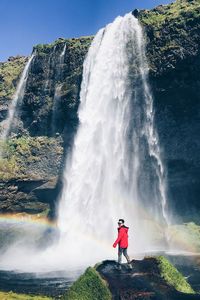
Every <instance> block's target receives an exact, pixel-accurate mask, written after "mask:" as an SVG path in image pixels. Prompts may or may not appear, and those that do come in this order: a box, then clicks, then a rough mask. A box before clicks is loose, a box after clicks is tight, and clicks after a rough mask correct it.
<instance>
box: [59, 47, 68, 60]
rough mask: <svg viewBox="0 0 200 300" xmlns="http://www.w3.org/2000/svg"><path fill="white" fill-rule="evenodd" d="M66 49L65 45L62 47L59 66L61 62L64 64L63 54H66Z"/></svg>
mask: <svg viewBox="0 0 200 300" xmlns="http://www.w3.org/2000/svg"><path fill="white" fill-rule="evenodd" d="M66 47H67V44H65V45H64V47H63V51H62V52H61V54H60V63H61V64H63V62H64V58H65V52H66Z"/></svg>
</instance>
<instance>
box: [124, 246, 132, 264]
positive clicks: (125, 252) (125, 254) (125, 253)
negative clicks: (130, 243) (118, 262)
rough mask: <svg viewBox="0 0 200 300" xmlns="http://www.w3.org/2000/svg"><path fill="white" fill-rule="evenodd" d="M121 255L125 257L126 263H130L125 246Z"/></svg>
mask: <svg viewBox="0 0 200 300" xmlns="http://www.w3.org/2000/svg"><path fill="white" fill-rule="evenodd" d="M123 255H124V256H125V257H126V260H127V262H128V264H130V263H131V260H130V257H129V256H128V253H127V248H124V249H123Z"/></svg>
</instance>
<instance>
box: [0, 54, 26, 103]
mask: <svg viewBox="0 0 200 300" xmlns="http://www.w3.org/2000/svg"><path fill="white" fill-rule="evenodd" d="M26 61H27V57H23V56H16V57H10V58H9V59H8V61H7V62H4V63H0V100H2V99H4V98H6V99H11V98H12V96H13V94H14V92H15V89H16V86H17V82H18V80H19V77H20V75H21V73H22V71H23V69H24V66H25V64H26Z"/></svg>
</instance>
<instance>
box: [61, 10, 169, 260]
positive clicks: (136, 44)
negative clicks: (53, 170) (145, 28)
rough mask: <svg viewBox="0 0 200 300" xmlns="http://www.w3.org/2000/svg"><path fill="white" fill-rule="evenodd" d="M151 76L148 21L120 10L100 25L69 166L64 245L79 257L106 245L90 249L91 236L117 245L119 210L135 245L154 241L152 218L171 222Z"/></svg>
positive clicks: (134, 247)
mask: <svg viewBox="0 0 200 300" xmlns="http://www.w3.org/2000/svg"><path fill="white" fill-rule="evenodd" d="M147 78H148V65H147V62H146V56H145V43H144V38H143V32H142V28H141V26H140V25H139V22H138V20H137V19H136V18H134V17H133V16H132V15H131V14H128V15H126V16H125V17H123V18H122V17H118V18H117V19H116V20H115V21H114V22H113V23H112V24H109V25H108V26H107V27H106V28H105V29H103V30H100V31H99V32H98V34H97V35H96V37H95V39H94V41H93V43H92V45H91V47H90V49H89V52H88V55H87V58H86V60H85V62H84V71H83V82H82V87H81V95H80V101H81V105H80V108H79V119H80V125H79V129H78V132H77V136H76V138H75V143H74V148H73V151H72V155H71V157H69V158H68V160H67V163H66V169H65V173H64V180H65V181H64V189H63V193H62V197H61V201H60V206H59V218H58V225H59V228H60V231H61V244H62V245H63V247H66V248H67V245H68V244H70V245H71V247H70V248H72V249H73V251H74V249H76V248H78V249H79V250H77V251H76V252H79V254H80V256H81V253H84V256H85V255H87V253H89V254H88V255H89V256H90V257H92V256H95V254H94V253H95V252H96V253H97V252H98V251H99V252H101V251H102V248H101V249H95V246H94V248H93V247H92V248H91V249H92V250H91V251H90V250H88V245H85V244H84V243H87V242H85V237H88V236H90V238H91V239H92V240H93V241H94V240H97V241H101V242H102V243H103V242H105V243H109V245H110V247H111V245H112V241H113V240H114V238H115V235H116V222H117V220H118V218H120V217H121V218H125V220H126V221H127V224H128V225H129V226H130V234H131V237H133V243H132V250H130V251H133V252H134V251H145V250H148V249H151V248H152V247H153V246H155V243H154V239H153V235H154V234H155V232H152V231H153V230H152V226H151V225H153V227H154V231H156V230H157V228H159V230H161V231H162V229H161V227H162V226H163V225H164V226H165V225H166V223H168V220H167V212H166V197H165V187H164V168H163V164H162V160H161V156H160V149H159V145H158V138H157V134H156V131H155V128H154V113H153V99H152V95H151V92H150V89H149V86H148V82H147ZM147 223H148V224H147ZM159 223H161V224H162V225H161V226H159ZM164 226H163V227H164ZM162 233H163V236H162V237H163V239H164V232H162ZM162 233H161V235H162ZM161 240H162V239H161ZM164 243H165V242H164V241H163V240H162V241H160V242H159V245H158V244H157V245H156V247H158V246H159V247H162V246H164ZM89 245H90V246H91V244H89ZM90 246H89V247H90ZM94 249H95V250H94ZM66 251H68V250H66ZM94 251H95V252H94ZM76 255H77V256H78V254H76Z"/></svg>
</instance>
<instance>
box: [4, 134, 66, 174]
mask: <svg viewBox="0 0 200 300" xmlns="http://www.w3.org/2000/svg"><path fill="white" fill-rule="evenodd" d="M61 145H62V141H61V140H60V139H56V138H48V137H45V136H43V137H42V136H40V137H30V136H21V137H14V138H10V139H8V140H7V141H6V142H2V143H1V144H0V147H1V149H2V153H3V157H2V158H0V180H10V179H24V178H32V179H33V178H34V179H36V178H41V177H42V178H43V179H45V178H50V177H51V176H53V175H54V176H56V175H57V173H58V169H59V168H60V163H61V159H62V154H63V148H62V146H61ZM51 157H52V160H51ZM39 170H40V172H39V173H38V171H39Z"/></svg>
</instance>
